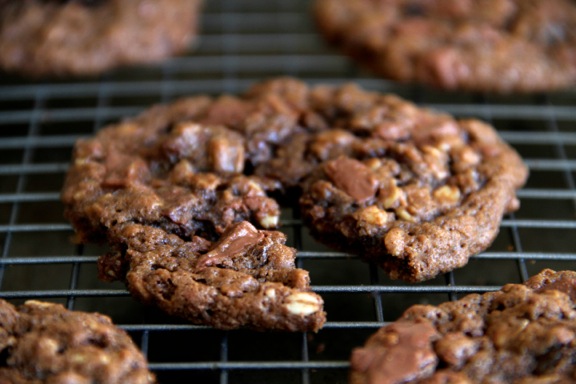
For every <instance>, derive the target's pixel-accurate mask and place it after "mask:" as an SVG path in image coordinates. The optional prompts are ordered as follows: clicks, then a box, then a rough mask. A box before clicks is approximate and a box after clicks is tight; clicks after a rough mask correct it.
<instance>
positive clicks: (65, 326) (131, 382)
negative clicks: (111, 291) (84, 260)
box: [0, 300, 156, 384]
mask: <svg viewBox="0 0 576 384" xmlns="http://www.w3.org/2000/svg"><path fill="white" fill-rule="evenodd" d="M0 348H1V352H2V354H1V355H0V356H1V360H2V364H1V365H0V382H2V383H17V384H26V383H29V384H40V383H102V384H104V383H107V384H118V383H126V384H146V383H154V382H155V381H156V380H155V378H154V375H153V374H152V373H150V372H149V371H148V368H147V363H146V360H145V358H144V356H143V355H142V353H141V352H140V350H138V348H137V347H136V346H135V345H134V343H133V342H132V339H130V337H129V336H128V335H127V334H126V332H124V331H122V330H121V329H119V328H117V327H116V326H114V324H112V322H111V321H110V319H109V318H108V317H106V316H103V315H100V314H97V313H85V312H77V311H68V310H66V309H65V308H64V307H63V306H62V305H60V304H53V303H45V302H39V301H35V300H30V301H27V302H26V303H24V304H23V305H21V306H19V307H17V308H16V307H14V306H13V305H12V304H10V303H8V302H6V301H4V300H0Z"/></svg>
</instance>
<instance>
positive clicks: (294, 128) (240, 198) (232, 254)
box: [62, 79, 527, 330]
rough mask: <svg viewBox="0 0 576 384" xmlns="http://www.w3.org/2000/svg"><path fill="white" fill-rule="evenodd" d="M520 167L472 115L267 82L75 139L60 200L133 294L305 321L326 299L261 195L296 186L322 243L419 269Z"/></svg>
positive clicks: (499, 209) (447, 255) (504, 205)
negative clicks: (104, 249)
mask: <svg viewBox="0 0 576 384" xmlns="http://www.w3.org/2000/svg"><path fill="white" fill-rule="evenodd" d="M526 174H527V172H526V168H525V167H524V165H523V164H522V162H521V160H520V158H519V157H518V156H517V154H516V153H515V152H514V151H513V150H512V149H511V148H510V147H508V146H507V145H506V144H504V143H503V142H502V141H501V140H500V139H499V138H498V137H497V135H496V133H495V132H494V130H493V129H492V128H490V127H489V126H487V125H485V124H483V123H481V122H479V121H473V120H464V121H456V120H454V119H453V118H451V117H449V116H446V115H442V114H437V113H433V112H431V111H427V110H423V109H419V108H417V107H416V106H414V105H413V104H411V103H408V102H406V101H403V100H400V99H398V98H397V97H394V96H390V95H381V94H378V93H370V92H366V91H363V90H360V89H358V88H357V87H355V86H353V85H347V86H342V87H327V86H317V87H308V86H306V85H305V84H304V83H302V82H299V81H296V80H291V79H278V80H273V81H269V82H265V83H262V84H259V85H256V86H254V87H253V88H252V89H251V90H249V91H248V92H247V93H246V94H245V95H244V96H241V97H234V96H228V95H224V96H221V97H218V98H209V97H204V96H198V97H191V98H187V99H182V100H179V101H176V102H174V103H172V104H169V105H164V106H156V107H153V108H151V109H150V110H148V111H146V112H144V113H143V114H141V115H140V116H137V117H135V118H131V119H127V120H125V121H123V122H121V123H118V124H115V125H112V126H109V127H107V128H105V129H103V130H102V131H100V132H99V133H98V135H97V136H96V137H95V138H92V139H89V140H82V141H80V142H78V143H77V145H76V148H75V153H74V159H73V164H72V167H71V168H70V170H69V173H68V175H67V179H66V183H65V186H64V189H63V193H62V198H63V202H64V204H65V207H66V216H67V217H68V218H69V219H70V220H71V221H72V223H73V225H74V228H75V229H76V232H77V235H78V240H79V241H82V242H85V241H108V242H109V244H111V245H112V250H111V252H110V253H109V254H108V255H106V256H105V257H103V258H102V259H101V261H100V272H101V275H102V276H103V277H105V278H109V279H120V280H126V282H127V283H128V288H129V289H130V291H131V292H132V293H133V294H134V295H136V296H137V297H139V298H141V299H143V300H144V301H146V302H154V303H156V304H157V305H159V306H160V307H162V308H164V309H165V310H166V311H168V312H169V313H173V314H177V315H179V316H182V317H185V318H187V319H190V320H191V321H193V322H198V323H200V322H201V323H207V324H212V325H214V326H217V327H221V328H233V327H238V326H248V327H253V328H279V329H314V330H316V329H318V328H319V327H320V326H321V324H322V323H323V321H324V315H323V312H322V300H321V299H320V297H318V296H317V295H315V294H312V293H310V292H308V284H309V283H308V276H307V273H306V272H305V271H302V270H299V269H295V268H294V257H295V252H294V250H293V249H291V248H288V247H286V246H284V241H285V237H284V236H283V235H282V234H280V233H278V232H274V231H271V230H272V229H274V228H276V227H277V226H278V225H279V214H280V208H279V205H278V203H277V201H276V200H275V199H273V198H272V196H278V195H281V194H284V195H285V196H286V195H289V196H293V193H294V192H298V193H299V192H300V191H299V189H301V188H303V196H302V208H303V214H304V217H305V220H306V221H307V222H309V223H311V224H312V226H313V231H314V233H315V234H316V235H317V236H318V237H319V238H320V239H321V240H323V241H326V242H328V243H332V244H334V245H336V246H338V247H341V248H344V249H351V250H355V251H359V252H360V253H362V254H365V255H366V256H367V257H368V258H370V259H374V260H376V261H377V262H378V263H380V264H381V265H383V266H384V268H385V269H386V270H387V271H388V272H389V273H390V274H391V275H392V276H393V277H396V278H403V279H406V280H413V281H415V280H423V279H427V278H431V277H433V276H435V275H437V274H438V273H441V272H445V271H449V270H451V269H454V268H456V267H459V266H462V265H464V264H465V263H466V261H467V260H468V257H469V256H470V255H472V254H474V253H475V252H479V251H481V250H482V249H484V248H485V247H487V246H488V245H489V244H490V242H491V241H492V240H493V238H494V236H495V235H496V233H497V231H498V226H499V223H500V220H501V217H502V214H503V213H505V212H507V211H509V210H512V209H515V208H516V207H517V205H518V202H517V200H516V198H515V189H516V188H518V187H519V186H520V185H521V184H522V183H523V182H524V180H525V178H526ZM353 180H356V181H357V182H354V181H353ZM270 288H272V289H270ZM237 311H239V313H242V315H236V316H234V317H232V316H229V314H230V313H236V312H237ZM226 316H229V317H230V318H229V319H227V318H226Z"/></svg>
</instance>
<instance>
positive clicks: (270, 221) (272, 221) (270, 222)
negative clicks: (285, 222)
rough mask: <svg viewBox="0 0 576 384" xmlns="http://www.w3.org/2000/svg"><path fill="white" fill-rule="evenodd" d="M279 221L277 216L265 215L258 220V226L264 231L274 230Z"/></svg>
mask: <svg viewBox="0 0 576 384" xmlns="http://www.w3.org/2000/svg"><path fill="white" fill-rule="evenodd" d="M279 220H280V219H279V217H278V216H277V215H267V216H265V217H263V218H262V220H260V225H261V226H262V228H264V229H270V228H276V227H278V221H279Z"/></svg>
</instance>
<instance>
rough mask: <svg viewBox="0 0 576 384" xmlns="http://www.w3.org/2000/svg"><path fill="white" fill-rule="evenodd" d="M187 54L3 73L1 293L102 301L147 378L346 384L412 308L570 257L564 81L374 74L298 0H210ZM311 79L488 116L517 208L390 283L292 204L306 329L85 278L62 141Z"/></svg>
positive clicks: (573, 261)
mask: <svg viewBox="0 0 576 384" xmlns="http://www.w3.org/2000/svg"><path fill="white" fill-rule="evenodd" d="M206 3H207V4H206V9H205V14H204V16H203V32H202V35H201V40H200V43H199V46H198V47H196V49H195V51H194V52H193V53H190V54H188V55H186V56H183V57H179V58H174V59H172V60H168V61H166V62H164V63H162V64H161V65H158V66H152V67H145V68H137V69H134V68H131V69H121V70H117V71H114V72H110V73H108V74H106V75H104V76H102V77H100V78H97V79H77V80H74V81H65V82H60V81H59V82H27V81H25V80H22V79H17V78H14V77H9V76H7V75H3V77H1V78H0V81H1V84H0V150H1V155H0V239H1V246H2V249H1V252H2V253H1V258H0V296H1V297H3V298H6V299H8V300H10V301H12V302H15V303H19V302H22V301H23V300H26V299H30V298H37V299H42V300H50V301H56V302H61V303H63V304H65V305H66V306H67V307H68V308H70V309H77V310H88V311H99V312H102V313H105V314H108V315H109V316H111V317H112V318H113V320H114V321H115V322H116V323H117V324H119V325H120V326H121V327H122V328H124V329H126V330H127V331H128V332H129V333H130V334H131V335H132V336H133V338H134V339H135V341H136V342H137V343H139V346H140V347H141V349H142V350H143V351H144V353H145V354H146V355H147V357H148V359H149V361H150V366H151V368H152V370H154V371H155V372H156V374H157V375H158V378H159V380H160V382H162V383H177V382H184V381H190V382H194V381H195V382H203V383H245V382H250V383H253V382H273V383H344V382H346V378H347V368H348V356H349V354H350V350H351V349H352V348H353V347H355V346H359V345H361V344H362V343H363V342H364V340H365V338H366V337H367V336H368V335H369V334H371V333H372V332H373V331H374V330H375V329H376V328H377V327H379V326H381V325H382V324H384V323H386V322H389V321H393V320H394V319H395V318H396V317H397V316H399V315H400V314H401V312H402V311H403V310H405V309H406V308H407V307H408V306H409V305H411V304H415V303H431V304H437V303H440V302H442V301H446V300H448V299H456V298H458V297H461V296H462V295H464V294H467V293H471V292H485V291H489V290H494V289H498V288H499V287H500V286H501V285H503V284H505V283H508V282H520V281H522V280H525V279H526V278H527V277H528V276H530V275H532V274H534V273H537V272H538V271H540V270H541V269H542V268H545V267H551V268H555V269H565V268H568V269H575V268H576V253H575V251H574V244H575V242H574V240H573V237H574V236H575V235H576V231H575V230H576V188H575V174H574V173H575V170H576V160H575V157H576V132H575V130H574V128H575V127H576V93H574V92H572V91H568V92H564V93H555V94H539V95H534V96H523V97H504V96H485V95H470V94H456V93H442V92H437V91H432V90H429V89H423V88H419V87H413V86H402V85H398V84H394V83H391V82H387V81H383V80H380V79H377V78H374V77H372V76H371V75H370V74H369V73H365V72H363V71H362V70H359V69H358V68H357V67H356V66H355V65H354V64H352V63H350V62H349V61H348V60H347V59H346V58H344V57H342V56H340V55H339V54H338V53H336V52H335V51H333V50H331V48H329V47H327V46H326V45H325V44H324V43H323V42H322V40H321V39H320V38H319V37H318V36H317V35H316V31H315V29H314V26H313V23H312V21H311V20H310V17H309V6H310V4H309V3H308V2H307V1H304V0H301V1H290V2H287V1H281V0H278V1H267V0H244V1H233V0H211V1H207V2H206ZM276 75H290V76H297V77H300V78H303V79H304V80H307V81H308V82H310V83H318V82H330V83H342V82H345V81H350V80H352V81H355V82H357V83H360V84H361V85H362V86H364V87H367V88H371V89H376V90H379V91H383V92H393V93H396V94H399V95H401V96H403V97H406V98H409V99H412V100H414V101H416V102H418V103H420V104H422V105H425V106H430V107H433V108H436V109H439V110H443V111H446V112H449V113H452V114H455V115H457V116H475V117H479V118H482V119H484V120H487V121H489V122H490V123H492V124H493V125H494V126H495V127H496V128H497V129H498V130H499V131H500V133H501V135H502V136H503V137H504V138H505V139H507V140H508V141H509V142H510V143H511V144H512V145H513V146H514V147H516V148H517V150H518V151H519V152H520V153H521V154H522V155H523V156H524V158H525V159H526V163H527V164H528V165H529V167H530V170H531V178H530V180H529V182H528V184H527V185H526V187H525V188H524V189H522V190H521V191H520V192H519V197H520V198H521V203H522V208H521V209H520V210H519V211H517V212H516V213H515V214H513V215H509V216H507V217H506V218H505V219H504V221H503V223H502V226H501V233H500V235H499V236H498V238H497V239H496V241H495V242H494V244H493V246H492V247H491V248H490V249H489V250H487V251H486V252H483V253H482V254H480V255H478V256H476V257H475V258H474V259H473V260H471V261H470V263H469V264H468V266H466V267H464V268H462V269H460V270H457V271H454V272H452V273H448V274H446V275H445V276H442V277H439V278H437V279H435V280H432V281H430V282H426V283H423V284H418V285H410V284H404V283H401V282H397V281H391V280H389V279H388V278H387V277H386V276H385V275H383V274H382V273H381V272H380V271H379V270H378V269H377V268H375V267H374V266H370V265H368V264H365V263H363V262H361V261H359V260H358V259H357V258H355V257H353V256H350V255H346V254H342V253H338V252H333V251H330V250H328V249H327V248H324V247H323V246H321V245H319V244H317V243H316V242H314V241H313V240H311V239H310V237H309V236H308V233H307V230H306V229H305V228H302V225H301V222H300V220H299V217H298V213H297V210H295V209H291V208H290V207H287V208H286V209H285V211H284V213H283V222H284V226H283V231H285V232H286V233H287V234H288V236H289V241H290V245H292V246H294V247H296V248H298V249H299V253H298V255H299V258H298V264H299V266H300V267H303V268H306V269H307V270H309V271H310V274H311V278H312V283H313V288H314V290H315V291H316V292H318V293H320V294H321V295H322V296H323V297H324V299H325V301H326V310H327V312H328V320H329V321H328V323H327V324H326V326H325V327H324V329H323V330H321V331H320V332H319V333H318V334H301V333H298V334H285V333H258V332H251V331H232V332H222V331H218V330H213V329H211V328H207V327H200V326H192V325H189V324H185V323H182V322H180V321H178V320H176V319H173V318H170V317H167V316H165V315H163V314H161V313H158V311H156V310H154V309H152V308H146V307H144V306H142V305H140V304H139V303H137V302H135V301H134V300H132V299H131V298H130V297H129V295H128V293H127V291H126V290H125V288H124V286H123V285H121V284H108V283H102V282H99V281H97V279H96V277H95V276H96V267H95V262H96V259H97V256H98V255H99V254H100V253H101V252H102V251H103V249H102V248H100V247H98V246H94V245H86V246H74V245H72V244H71V243H70V242H69V241H68V237H69V236H70V235H71V234H72V231H71V228H70V225H69V224H68V223H66V222H65V221H64V219H63V218H62V206H61V205H60V202H59V191H60V188H61V185H62V182H63V179H64V173H65V171H66V169H67V167H68V162H69V159H70V154H71V148H72V145H73V143H74V142H75V141H76V140H77V139H78V138H81V137H85V136H89V135H91V134H93V133H94V132H95V131H96V130H98V129H99V128H101V127H102V126H103V125H105V124H106V123H108V122H111V121H115V120H117V119H119V118H121V117H123V116H127V115H133V114H135V113H137V112H138V111H140V110H142V109H144V108H145V107H147V106H148V105H149V104H152V103H156V102H167V101H169V100H172V99H175V98H177V97H179V96H181V95H185V94H195V93H212V94H218V93H221V92H240V91H242V90H243V89H245V88H246V87H247V86H248V85H250V84H252V83H253V82H255V81H258V80H260V79H262V78H265V77H271V76H276Z"/></svg>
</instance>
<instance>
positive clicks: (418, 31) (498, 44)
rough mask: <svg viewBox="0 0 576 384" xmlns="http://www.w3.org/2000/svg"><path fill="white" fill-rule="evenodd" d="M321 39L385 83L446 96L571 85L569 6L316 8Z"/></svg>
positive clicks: (412, 3) (486, 3)
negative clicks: (420, 86)
mask: <svg viewBox="0 0 576 384" xmlns="http://www.w3.org/2000/svg"><path fill="white" fill-rule="evenodd" d="M315 15H316V19H317V21H318V24H319V26H320V29H321V31H322V32H323V33H324V35H325V36H326V37H327V38H328V39H329V40H330V41H331V42H333V43H334V44H335V45H337V46H339V47H341V48H342V49H343V50H344V51H345V52H346V53H348V54H349V55H351V56H353V57H354V58H356V59H357V60H358V61H359V62H361V63H362V64H364V65H366V66H367V67H369V68H371V69H372V70H374V71H375V72H377V73H380V74H382V75H383V76H385V77H388V78H391V79H395V80H399V81H402V82H418V83H424V84H427V85H431V86H435V87H440V88H444V89H464V90H475V91H491V92H532V91H544V90H550V89H556V88H564V87H568V86H572V85H574V84H576V4H575V3H574V2H573V1H570V0H528V1H527V0H482V1H473V0H357V1H348V0H317V4H316V9H315Z"/></svg>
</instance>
